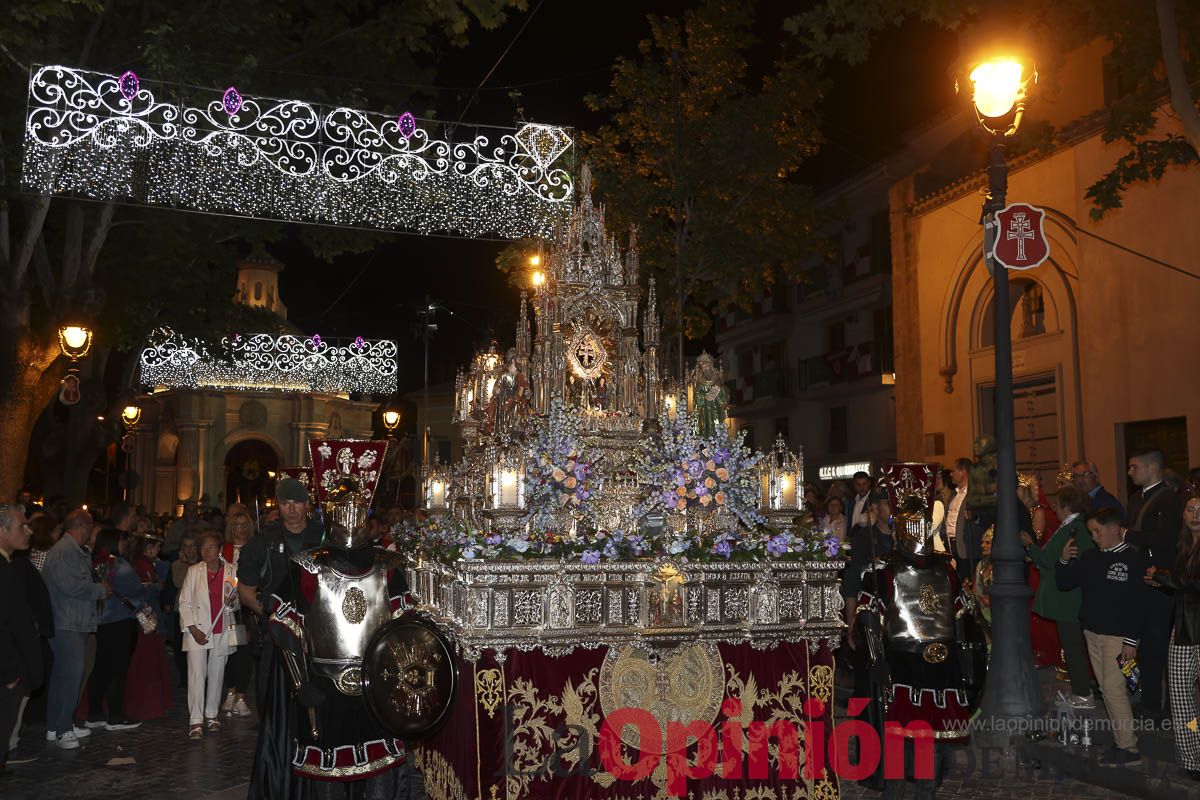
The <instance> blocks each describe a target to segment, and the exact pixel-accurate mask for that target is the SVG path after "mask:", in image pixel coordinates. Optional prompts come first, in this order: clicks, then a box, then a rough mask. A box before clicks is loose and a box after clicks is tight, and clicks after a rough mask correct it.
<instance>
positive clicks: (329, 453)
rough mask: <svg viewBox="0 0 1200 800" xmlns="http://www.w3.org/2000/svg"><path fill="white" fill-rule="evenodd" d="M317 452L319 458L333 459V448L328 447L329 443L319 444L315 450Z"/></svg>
mask: <svg viewBox="0 0 1200 800" xmlns="http://www.w3.org/2000/svg"><path fill="white" fill-rule="evenodd" d="M317 452H318V453H320V454H321V458H332V457H333V448H332V447H330V446H329V442H321V446H320V447H318V448H317Z"/></svg>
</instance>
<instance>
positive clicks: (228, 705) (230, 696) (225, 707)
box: [221, 691, 235, 714]
mask: <svg viewBox="0 0 1200 800" xmlns="http://www.w3.org/2000/svg"><path fill="white" fill-rule="evenodd" d="M234 697H235V695H234V693H233V691H229V692H226V694H225V702H223V703H221V710H222V711H224V712H225V713H227V714H228V713H229V712H231V711H233V700H234Z"/></svg>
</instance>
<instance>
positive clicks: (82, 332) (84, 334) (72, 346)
mask: <svg viewBox="0 0 1200 800" xmlns="http://www.w3.org/2000/svg"><path fill="white" fill-rule="evenodd" d="M58 346H59V347H60V348H61V349H62V353H63V355H64V356H66V357H67V358H69V359H71V360H72V361H78V360H79V359H81V358H83V357H84V356H86V355H87V354H88V351H89V350H91V349H92V330H91V328H88V327H87V326H85V325H63V326H62V327H60V328H59V329H58Z"/></svg>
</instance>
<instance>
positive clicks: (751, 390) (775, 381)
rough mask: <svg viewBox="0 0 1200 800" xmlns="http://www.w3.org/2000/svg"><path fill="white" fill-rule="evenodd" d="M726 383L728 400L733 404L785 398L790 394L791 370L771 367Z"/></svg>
mask: <svg viewBox="0 0 1200 800" xmlns="http://www.w3.org/2000/svg"><path fill="white" fill-rule="evenodd" d="M726 385H727V386H728V388H729V397H730V401H731V402H732V403H733V405H735V406H744V405H749V404H750V403H755V402H758V401H765V400H779V399H785V398H788V397H791V396H792V371H791V370H790V369H785V368H782V367H772V368H770V369H764V370H759V371H758V372H755V373H754V374H752V375H749V376H746V377H744V378H735V379H733V380H731V381H729V382H728V383H727V384H726Z"/></svg>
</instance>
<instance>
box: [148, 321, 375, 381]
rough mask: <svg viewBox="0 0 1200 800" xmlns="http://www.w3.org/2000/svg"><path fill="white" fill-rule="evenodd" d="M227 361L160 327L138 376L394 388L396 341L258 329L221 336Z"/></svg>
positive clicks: (172, 379)
mask: <svg viewBox="0 0 1200 800" xmlns="http://www.w3.org/2000/svg"><path fill="white" fill-rule="evenodd" d="M226 344H227V345H228V346H229V348H230V350H231V351H232V360H225V359H221V358H218V357H216V356H213V355H211V354H210V353H209V352H208V351H207V350H206V349H205V348H204V347H203V345H201V344H199V343H197V342H190V341H187V340H185V339H183V338H182V337H179V336H176V335H174V334H172V333H171V332H170V331H160V332H159V333H158V334H157V335H156V336H155V338H154V341H153V342H151V344H149V345H148V346H147V347H146V348H145V349H144V350H142V355H141V364H140V367H141V369H140V374H139V379H140V381H141V383H142V385H144V386H149V387H157V386H163V387H167V388H199V387H207V388H219V389H259V390H261V389H277V390H284V391H300V392H327V393H330V394H349V393H351V392H362V393H364V394H390V393H392V392H394V391H396V343H395V342H394V341H392V340H390V339H377V340H368V339H363V338H362V337H361V336H360V337H358V338H357V339H355V340H354V341H352V342H350V343H348V344H339V343H336V342H329V341H326V340H323V339H322V338H321V337H320V336H315V335H314V336H311V337H308V338H304V337H300V336H290V335H285V336H274V335H271V334H257V335H253V336H246V337H242V336H236V337H234V338H233V340H231V341H230V340H226Z"/></svg>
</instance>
